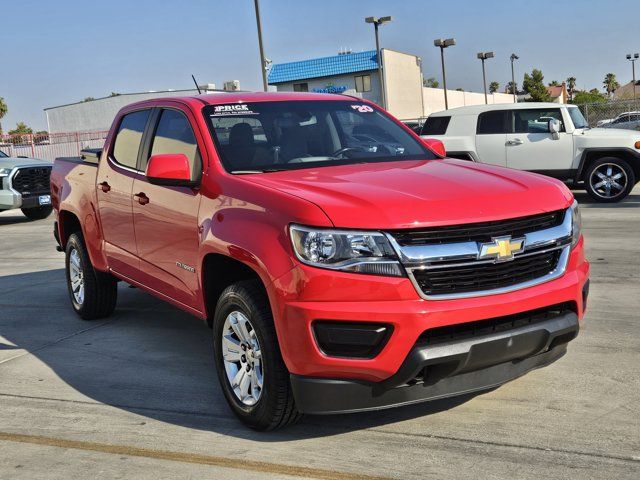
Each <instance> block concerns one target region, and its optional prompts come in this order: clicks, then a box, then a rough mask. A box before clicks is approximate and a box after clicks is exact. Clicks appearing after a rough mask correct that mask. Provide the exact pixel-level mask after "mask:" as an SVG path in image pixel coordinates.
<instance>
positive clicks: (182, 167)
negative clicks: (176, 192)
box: [145, 153, 197, 187]
mask: <svg viewBox="0 0 640 480" xmlns="http://www.w3.org/2000/svg"><path fill="white" fill-rule="evenodd" d="M145 175H146V177H147V179H148V180H149V183H153V184H155V185H166V186H174V187H193V186H195V185H196V183H197V182H194V181H192V180H191V166H190V165H189V159H188V158H187V156H186V155H185V154H184V153H164V154H161V155H153V156H152V157H151V158H150V159H149V163H148V164H147V171H146V172H145Z"/></svg>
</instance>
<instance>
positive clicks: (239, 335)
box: [222, 310, 263, 407]
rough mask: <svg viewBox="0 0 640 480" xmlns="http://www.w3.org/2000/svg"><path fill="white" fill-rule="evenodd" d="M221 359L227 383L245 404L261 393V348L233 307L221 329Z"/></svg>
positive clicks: (239, 313)
mask: <svg viewBox="0 0 640 480" xmlns="http://www.w3.org/2000/svg"><path fill="white" fill-rule="evenodd" d="M222 358H223V360H224V369H225V372H226V374H227V380H228V381H229V385H230V386H231V389H232V390H233V393H234V394H235V395H236V398H237V399H238V400H240V402H241V403H242V404H243V405H244V406H247V407H250V406H253V405H255V404H256V403H258V400H260V396H261V395H262V386H263V376H262V351H261V350H260V342H259V341H258V337H257V335H256V331H255V329H254V328H253V325H251V321H250V320H249V319H248V318H247V316H246V315H245V314H244V313H242V312H240V311H238V310H234V311H232V312H231V313H229V315H227V318H226V319H225V322H224V326H223V328H222Z"/></svg>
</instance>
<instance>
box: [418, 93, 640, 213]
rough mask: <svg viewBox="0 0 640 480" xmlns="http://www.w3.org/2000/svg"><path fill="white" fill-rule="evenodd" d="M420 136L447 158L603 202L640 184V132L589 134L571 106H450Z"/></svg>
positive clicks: (596, 131)
mask: <svg viewBox="0 0 640 480" xmlns="http://www.w3.org/2000/svg"><path fill="white" fill-rule="evenodd" d="M421 136H423V137H426V138H435V139H438V140H441V141H442V142H443V143H444V145H445V148H446V150H447V156H449V157H454V158H463V159H466V160H472V161H475V162H482V163H491V164H494V165H501V166H506V167H510V168H516V169H519V170H528V171H532V172H537V173H541V174H544V175H548V176H551V177H554V178H558V179H560V180H563V181H565V182H566V183H568V184H572V185H574V186H575V185H577V184H583V185H584V188H585V189H586V190H587V192H589V194H590V195H591V196H592V197H593V198H594V199H596V200H598V201H601V202H617V201H619V200H622V199H623V198H624V197H626V196H627V195H628V194H629V192H630V191H631V190H632V189H633V186H634V185H635V184H636V181H638V180H640V132H633V131H630V130H618V129H603V128H598V129H593V130H592V129H590V128H589V127H588V125H587V122H586V120H585V119H584V117H583V116H582V113H581V112H580V110H579V109H578V107H577V106H574V105H560V104H557V103H514V104H494V105H473V106H468V107H460V108H453V109H451V110H444V111H442V112H437V113H434V114H432V115H431V116H430V117H429V118H428V119H427V121H426V122H425V124H424V125H423V127H422V131H421Z"/></svg>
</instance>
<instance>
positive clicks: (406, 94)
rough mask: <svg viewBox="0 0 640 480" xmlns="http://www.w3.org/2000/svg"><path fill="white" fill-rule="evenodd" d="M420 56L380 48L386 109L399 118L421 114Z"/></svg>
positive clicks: (415, 116) (414, 116)
mask: <svg viewBox="0 0 640 480" xmlns="http://www.w3.org/2000/svg"><path fill="white" fill-rule="evenodd" d="M420 63H421V60H420V57H416V56H415V55H409V54H407V53H401V52H396V51H394V50H388V49H386V48H383V49H382V65H383V67H384V68H383V75H384V80H385V93H386V97H387V110H389V112H391V114H392V115H394V116H395V117H397V118H399V119H409V118H418V117H420V116H421V115H422V71H421V65H420Z"/></svg>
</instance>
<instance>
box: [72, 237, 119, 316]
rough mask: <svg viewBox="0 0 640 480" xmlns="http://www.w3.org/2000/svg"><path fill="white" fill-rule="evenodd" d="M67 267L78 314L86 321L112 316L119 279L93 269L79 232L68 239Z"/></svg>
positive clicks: (74, 305) (73, 304)
mask: <svg viewBox="0 0 640 480" xmlns="http://www.w3.org/2000/svg"><path fill="white" fill-rule="evenodd" d="M65 267H66V275H67V286H68V289H69V298H70V299H71V305H72V306H73V309H74V310H75V312H76V313H77V314H78V315H79V316H80V317H81V318H82V319H84V320H94V319H97V318H104V317H108V316H109V315H111V314H112V313H113V310H114V309H115V308H116V301H117V298H118V284H117V282H116V279H115V278H113V277H112V276H111V275H110V274H108V273H104V272H100V271H98V270H95V269H94V268H93V265H91V260H90V259H89V254H88V253H87V248H86V247H85V245H84V240H83V238H82V235H80V234H78V233H74V234H73V235H71V236H70V237H69V239H68V240H67V248H66V260H65Z"/></svg>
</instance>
